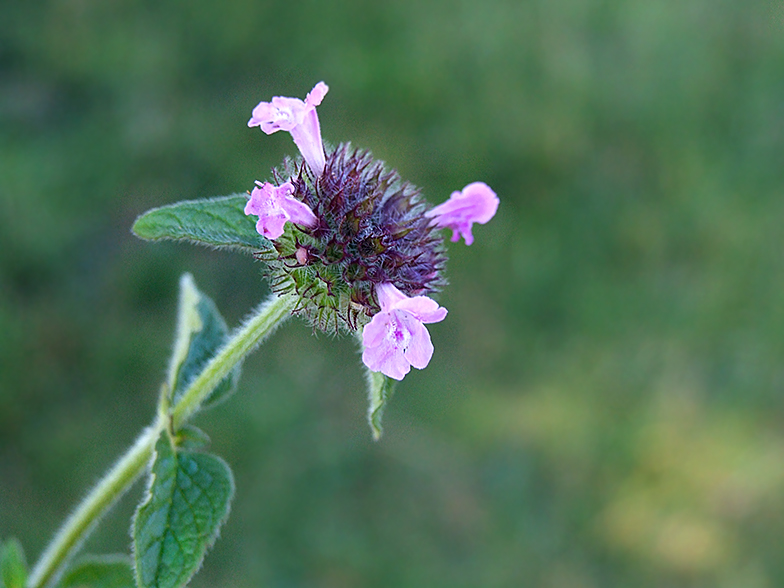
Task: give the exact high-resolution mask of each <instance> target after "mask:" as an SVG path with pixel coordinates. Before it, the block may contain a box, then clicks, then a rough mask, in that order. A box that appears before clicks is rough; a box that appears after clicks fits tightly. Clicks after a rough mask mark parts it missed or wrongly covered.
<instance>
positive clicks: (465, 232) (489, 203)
mask: <svg viewBox="0 0 784 588" xmlns="http://www.w3.org/2000/svg"><path fill="white" fill-rule="evenodd" d="M496 210H498V196H496V195H495V192H493V190H491V189H490V187H489V186H488V185H487V184H485V183H484V182H474V183H472V184H468V185H467V186H466V187H465V188H463V191H462V192H452V196H450V197H449V200H447V201H446V202H444V203H442V204H439V205H438V206H436V207H435V208H433V209H432V210H429V211H428V212H426V213H425V216H428V217H430V218H432V219H433V220H432V221H431V223H432V224H433V225H435V226H438V227H442V228H450V229H452V241H458V240H459V239H460V236H461V235H462V236H463V238H464V239H465V242H466V245H470V244H471V243H473V242H474V236H473V235H472V234H471V226H472V225H473V223H480V224H485V223H486V222H487V221H489V220H490V219H491V218H493V216H494V215H495V212H496Z"/></svg>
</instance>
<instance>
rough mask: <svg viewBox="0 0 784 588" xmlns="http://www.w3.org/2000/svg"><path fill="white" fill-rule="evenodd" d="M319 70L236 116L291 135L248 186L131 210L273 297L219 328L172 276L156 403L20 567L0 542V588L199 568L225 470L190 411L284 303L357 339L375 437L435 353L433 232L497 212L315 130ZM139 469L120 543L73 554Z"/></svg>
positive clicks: (170, 582) (221, 387) (227, 485)
mask: <svg viewBox="0 0 784 588" xmlns="http://www.w3.org/2000/svg"><path fill="white" fill-rule="evenodd" d="M328 90H329V89H328V87H327V85H326V84H325V83H324V82H319V83H318V84H316V86H315V87H314V88H313V90H311V92H310V93H309V94H308V95H307V97H306V98H305V100H299V99H297V98H286V97H275V98H273V99H272V100H271V101H270V102H260V103H259V104H258V105H257V106H256V107H255V108H254V109H253V113H252V117H251V119H250V121H249V122H248V126H250V127H260V128H261V130H262V131H263V132H264V133H267V134H271V133H274V132H277V131H286V132H288V133H290V134H291V136H292V139H293V140H294V143H295V144H296V146H297V147H298V149H299V152H300V156H299V157H296V158H286V159H285V160H284V161H283V162H282V164H281V165H280V166H279V167H278V168H276V169H274V170H272V172H271V174H270V176H269V178H268V180H267V181H257V182H256V184H255V186H254V187H253V188H252V189H251V191H250V192H248V193H243V194H235V195H231V196H223V197H218V198H208V199H201V200H191V201H184V202H178V203H176V204H172V205H168V206H164V207H161V208H156V209H153V210H150V211H148V212H147V213H145V214H143V215H142V216H140V217H139V218H138V219H137V220H136V222H135V224H134V226H133V231H134V233H135V234H136V235H137V236H139V237H141V238H142V239H147V240H151V241H157V240H162V239H171V240H177V241H188V242H191V243H196V244H200V245H206V246H209V247H219V248H227V249H233V250H240V251H244V252H247V253H250V254H251V255H253V256H254V257H255V258H256V259H257V260H259V261H260V262H261V264H262V267H263V274H264V276H265V277H266V279H267V280H268V282H269V284H270V288H271V290H272V294H271V296H270V298H269V299H268V300H266V301H265V302H263V303H262V304H261V305H260V306H259V307H258V308H256V309H255V310H254V311H253V312H252V313H251V315H250V316H249V318H248V319H247V320H246V321H245V323H244V324H242V325H241V326H240V327H238V328H237V329H235V330H233V331H229V329H228V327H227V326H226V323H225V322H224V320H223V318H222V317H221V315H220V313H219V311H218V309H217V308H216V306H215V304H214V303H213V302H212V301H211V300H210V299H209V297H207V296H206V295H205V294H204V293H202V292H200V291H199V290H198V288H197V287H196V285H195V283H194V281H193V278H192V277H191V276H190V275H188V274H185V275H184V276H183V277H182V278H181V280H180V301H179V311H178V318H177V327H176V333H175V343H174V347H173V352H172V357H171V360H170V363H169V369H168V373H167V377H166V380H165V381H164V382H163V383H162V386H161V392H160V398H159V402H158V410H157V416H156V418H155V420H154V422H153V424H152V425H151V426H150V427H148V428H147V429H146V430H145V431H143V433H142V434H141V436H140V437H139V438H138V440H137V441H136V443H135V444H134V445H133V446H132V447H131V448H130V449H129V450H128V452H127V453H126V454H125V455H124V456H123V457H121V458H120V459H119V461H118V462H117V463H116V464H115V465H114V466H113V467H112V468H111V469H110V470H109V472H107V474H106V475H105V476H104V478H103V479H102V480H101V481H100V482H99V484H98V485H97V486H96V487H95V488H94V489H93V490H92V491H91V492H90V493H89V494H88V495H87V497H86V498H85V500H84V501H83V502H82V504H81V505H79V507H78V508H77V509H76V510H75V511H74V512H73V514H72V515H71V516H70V517H69V518H68V519H67V520H66V522H65V524H64V525H63V527H62V529H61V530H60V531H59V532H58V533H57V534H56V535H55V537H54V539H53V540H52V542H51V544H50V545H49V547H48V548H47V549H46V550H45V551H44V553H43V555H42V556H41V558H40V560H39V561H38V563H37V564H36V565H35V566H34V567H33V569H32V571H31V572H30V573H29V574H28V571H27V566H26V564H25V560H24V554H23V551H22V548H21V546H20V545H19V544H18V542H16V541H14V540H10V541H7V542H6V543H5V544H3V545H2V546H0V586H1V585H2V584H4V585H5V587H6V588H25V587H26V588H44V587H48V586H59V587H61V588H75V587H76V586H94V587H96V588H99V587H104V586H113V587H117V588H124V587H126V586H127V587H131V586H138V587H140V588H153V587H155V588H177V587H180V586H184V585H186V584H187V583H188V582H189V580H190V579H191V577H192V576H193V574H194V573H195V572H196V571H197V570H198V569H199V567H200V566H201V563H202V560H203V558H204V556H205V554H206V551H207V550H208V548H209V547H210V546H211V544H212V542H213V541H214V540H215V538H216V536H217V534H218V531H219V529H220V526H221V525H222V523H223V522H224V521H225V519H226V518H227V516H228V513H229V505H230V502H231V499H232V495H233V493H234V481H233V476H232V473H231V469H230V468H229V466H228V465H227V464H226V462H225V461H223V460H222V459H221V458H220V457H217V456H215V455H212V454H210V453H208V452H206V451H205V449H206V447H207V445H208V443H209V439H208V437H207V435H206V434H205V433H203V432H202V431H200V430H199V429H197V428H195V427H194V426H193V425H191V424H189V421H190V419H191V417H193V416H194V415H195V414H196V413H197V412H198V411H200V410H201V409H204V408H207V407H209V406H212V405H215V404H217V403H219V402H221V401H223V400H225V399H226V398H227V397H228V396H230V395H231V394H232V392H233V391H234V390H235V388H236V386H237V382H238V379H239V375H240V374H239V370H240V365H241V363H242V361H243V359H244V358H245V357H246V356H247V355H248V354H249V353H250V352H251V351H252V350H254V349H255V348H256V347H257V346H258V345H259V344H260V343H262V342H263V341H264V340H265V339H266V337H267V336H269V335H270V334H271V333H272V332H273V331H274V330H275V328H276V327H277V326H279V325H280V324H281V323H282V322H284V321H285V320H286V319H287V318H288V317H289V316H292V315H296V316H300V317H302V318H303V319H305V320H306V321H307V322H308V323H309V324H310V325H311V326H312V328H313V329H314V330H322V331H326V332H328V333H335V334H341V333H343V334H349V335H353V336H355V337H356V340H357V342H358V344H359V346H360V348H361V358H362V363H363V364H364V366H365V370H366V373H367V382H368V396H369V408H368V420H369V424H370V428H371V432H372V435H373V437H374V438H375V439H378V438H379V437H380V436H381V416H382V413H383V410H384V407H385V405H386V403H387V401H388V400H389V398H390V396H391V394H392V391H393V387H394V384H395V383H396V382H397V381H400V380H402V379H403V378H404V377H405V375H406V374H407V373H408V372H409V371H410V369H411V367H414V368H417V369H423V368H425V367H426V366H427V365H428V364H429V363H430V361H431V359H432V357H433V354H434V346H433V343H432V340H431V337H430V333H429V332H428V328H427V327H426V325H432V324H434V323H438V322H440V321H443V320H444V319H445V318H446V317H447V310H446V309H445V308H443V307H442V306H440V305H439V304H438V302H437V301H436V300H435V297H436V296H437V295H438V292H439V291H440V290H441V289H442V288H443V287H444V286H445V285H446V280H445V277H444V271H445V267H446V262H447V253H446V247H445V244H444V241H443V235H442V232H441V230H442V229H450V230H451V231H452V241H457V240H459V239H460V237H463V239H464V240H465V243H466V245H471V243H472V242H473V234H472V226H473V224H474V223H482V224H483V223H486V222H488V221H489V220H490V219H491V218H492V217H493V216H494V215H495V213H496V210H497V208H498V198H497V196H496V195H495V193H494V192H493V191H492V190H491V189H490V188H489V187H488V186H487V185H486V184H484V183H481V182H474V183H472V184H469V185H468V186H466V187H465V188H464V189H463V190H461V191H456V192H454V193H453V194H452V195H451V197H450V198H449V199H448V200H446V201H445V202H444V203H442V204H440V205H438V206H435V207H431V206H430V204H428V202H427V201H426V200H425V199H424V197H423V196H422V194H421V192H420V190H419V189H418V188H417V187H416V186H414V185H412V184H410V183H408V182H406V181H404V180H403V179H402V178H401V177H400V176H399V174H398V173H397V172H396V171H395V170H393V169H389V168H388V167H387V166H386V165H385V164H384V163H383V162H381V161H378V160H376V159H374V158H373V156H372V155H371V154H370V153H369V152H368V151H365V150H362V149H358V148H355V147H353V146H352V145H351V144H350V143H341V144H339V145H337V146H336V147H326V148H325V146H324V143H323V141H322V137H321V130H320V125H319V119H318V114H317V110H316V109H317V107H318V106H319V105H320V104H321V102H322V101H323V100H324V98H325V96H326V95H327V92H328ZM145 471H148V482H147V490H146V492H145V495H144V497H143V499H142V501H141V503H140V504H139V506H138V508H137V510H136V513H135V515H134V519H133V523H132V536H133V553H132V556H131V557H128V556H123V555H113V556H92V557H86V558H82V559H81V560H77V561H76V562H75V563H74V562H73V555H74V554H75V553H76V552H77V551H78V549H79V547H80V545H81V544H82V542H83V540H84V539H85V537H86V536H87V535H88V534H89V533H90V531H91V530H92V529H93V528H94V527H95V524H96V523H97V521H98V520H99V519H100V517H101V516H102V515H103V514H104V513H105V512H106V511H107V510H108V509H109V507H110V506H111V505H112V504H113V503H114V501H115V500H116V499H117V498H118V497H119V496H121V495H122V494H123V493H124V492H125V491H126V490H127V489H128V488H129V487H130V486H131V485H132V484H133V482H134V481H135V480H136V479H137V478H138V477H139V476H141V475H142V474H143V473H144V472H145Z"/></svg>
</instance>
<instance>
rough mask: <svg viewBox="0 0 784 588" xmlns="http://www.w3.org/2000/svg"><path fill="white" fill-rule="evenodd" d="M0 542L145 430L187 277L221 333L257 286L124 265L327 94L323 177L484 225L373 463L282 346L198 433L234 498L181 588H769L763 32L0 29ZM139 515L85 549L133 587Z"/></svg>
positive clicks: (770, 394)
mask: <svg viewBox="0 0 784 588" xmlns="http://www.w3.org/2000/svg"><path fill="white" fill-rule="evenodd" d="M1 12H2V17H0V125H1V127H0V537H8V536H11V535H14V536H17V537H19V538H20V539H21V540H22V542H23V544H24V545H25V548H26V550H27V552H28V557H29V558H30V559H31V560H34V559H35V557H36V556H37V554H38V553H39V552H40V550H41V549H42V548H43V546H44V545H45V542H46V540H47V539H48V537H49V536H50V534H51V533H52V532H53V531H54V529H55V527H56V525H57V524H58V522H59V521H60V520H62V518H63V517H64V515H65V514H66V513H67V512H68V511H69V509H70V508H72V505H74V503H75V502H76V501H77V500H78V499H79V498H80V496H82V495H83V493H84V492H85V491H86V489H87V488H88V487H89V486H90V485H91V484H93V483H94V482H95V481H96V480H97V479H98V477H99V476H100V474H101V472H102V471H103V470H104V469H105V468H106V467H107V466H108V465H109V464H110V463H111V461H112V460H113V459H114V458H115V457H116V456H117V455H119V453H120V452H121V451H123V449H124V448H125V447H126V446H127V445H128V444H129V443H130V442H131V441H132V440H133V439H134V437H135V435H136V434H137V432H138V431H139V430H140V429H141V428H142V427H143V426H145V425H146V424H147V422H148V421H149V420H150V419H151V415H152V414H153V411H154V404H155V395H156V390H157V387H158V384H159V382H160V380H161V378H162V375H163V373H164V370H165V367H166V357H167V353H168V351H169V347H170V344H171V336H172V330H173V325H174V312H175V302H176V287H177V281H178V278H179V276H180V274H181V273H183V272H185V271H190V272H192V273H193V274H194V276H195V279H196V281H197V283H198V284H199V286H200V287H201V288H202V289H203V290H204V291H205V292H206V293H207V294H209V295H210V296H212V297H213V298H214V299H215V301H216V302H217V304H218V306H219V308H220V309H221V310H222V311H223V313H224V315H225V316H226V317H227V320H228V321H229V323H230V324H236V322H237V321H239V320H240V319H241V318H242V316H243V315H244V314H245V313H246V311H247V310H248V309H249V308H250V307H251V306H252V305H254V304H255V303H256V302H257V301H258V300H260V299H261V298H262V297H263V296H264V295H265V292H266V286H265V285H264V284H263V283H262V282H261V280H260V279H259V271H258V267H256V266H255V265H254V262H253V261H252V260H251V259H250V258H245V257H241V256H238V255H235V254H229V253H220V252H212V251H207V250H202V249H197V248H192V247H188V246H185V245H175V244H149V243H143V242H141V241H138V240H136V239H135V238H134V237H133V236H132V235H130V233H129V228H130V226H131V224H132V222H133V219H134V218H135V217H136V216H137V215H138V214H140V213H141V212H143V211H144V210H146V209H147V208H150V207H152V206H157V205H160V204H165V203H169V202H174V201H176V200H178V199H183V198H195V197H200V196H210V195H216V194H226V193H232V192H236V191H240V190H245V189H248V188H250V187H252V185H253V181H254V180H255V179H265V178H266V177H267V174H268V170H269V169H270V168H271V167H272V166H274V165H276V164H277V163H278V162H279V161H280V160H281V159H282V157H283V156H284V155H286V154H292V153H294V152H295V148H294V145H293V143H292V142H291V140H290V138H289V137H288V135H285V134H283V133H279V134H277V135H273V136H271V137H267V136H265V135H263V134H262V133H260V132H259V131H258V130H256V129H253V130H251V129H248V128H247V127H246V126H245V125H246V122H247V119H248V118H249V114H250V110H251V109H252V107H253V106H254V105H255V104H256V103H257V102H258V101H259V100H262V99H269V97H271V96H273V95H289V96H300V97H302V96H304V95H305V93H306V92H307V91H308V90H309V89H310V88H311V87H312V86H313V84H314V83H315V82H317V81H318V80H322V79H323V80H325V81H326V82H327V83H328V84H329V85H330V93H329V94H328V96H327V97H326V99H325V101H324V103H323V105H322V106H321V107H320V108H319V115H320V118H321V124H322V130H323V133H324V136H325V138H326V139H327V140H329V141H332V142H338V141H344V140H350V141H352V142H353V143H354V144H356V145H359V146H362V147H365V148H369V149H371V150H372V151H373V152H374V153H375V154H376V156H378V157H380V158H382V159H384V160H386V161H388V162H389V163H390V164H391V165H392V166H394V167H397V168H398V170H399V171H400V172H401V173H402V175H403V176H404V177H405V178H407V179H409V180H410V181H412V182H414V183H415V184H418V185H419V186H421V187H422V188H423V190H424V191H425V194H426V195H427V196H428V198H429V199H430V201H431V202H433V203H438V202H440V201H442V200H443V199H445V198H446V197H447V196H448V195H449V193H450V192H451V191H452V190H454V189H459V188H461V187H462V186H464V185H465V184H467V183H468V182H470V181H474V180H483V181H486V182H487V183H488V184H490V185H491V186H493V187H494V188H495V190H496V191H497V192H498V194H499V196H500V198H501V207H500V209H499V213H498V216H497V217H496V218H495V219H494V220H493V221H492V222H491V223H490V224H488V225H487V226H484V227H478V228H477V230H476V231H475V234H476V237H477V239H476V242H475V244H474V245H473V246H472V247H470V248H467V247H465V246H464V245H462V244H459V245H453V246H450V252H451V260H450V265H449V278H450V281H451V286H450V287H449V288H448V289H447V290H446V291H445V292H444V294H443V296H442V297H441V302H442V304H444V305H445V306H446V307H448V308H449V310H450V315H449V318H448V320H447V321H445V322H444V323H441V324H439V325H434V326H433V327H432V328H431V333H432V336H433V339H434V343H435V345H436V354H435V356H434V358H433V361H432V362H431V365H430V366H429V367H428V369H427V370H425V371H422V372H416V373H412V374H410V375H409V376H408V377H407V378H406V380H405V382H404V383H403V385H401V386H400V387H399V390H398V394H397V395H396V397H395V398H394V401H393V403H392V404H391V407H390V408H389V410H388V411H387V415H386V419H385V423H386V435H385V438H384V439H383V441H382V442H380V443H377V444H374V443H372V442H371V441H370V434H369V431H368V429H367V426H366V423H365V420H364V412H365V399H364V394H365V391H364V384H363V381H362V372H361V369H360V365H359V357H358V355H357V353H356V348H355V346H354V344H353V343H352V342H351V341H349V340H346V339H337V340H336V339H332V338H330V337H327V336H318V337H313V336H312V335H311V332H310V329H309V328H308V327H307V326H305V325H304V324H302V323H298V322H296V321H293V322H291V323H290V324H288V325H287V326H286V327H285V328H284V329H282V330H281V331H279V332H278V333H277V334H276V335H275V337H274V338H273V339H272V340H271V342H270V343H269V344H268V345H266V346H265V347H264V348H263V349H262V351H261V352H260V353H257V354H256V355H255V356H253V357H252V358H251V359H250V360H249V361H248V362H247V363H246V366H245V371H244V376H243V379H242V382H241V391H240V393H238V394H237V396H235V397H234V398H233V399H232V400H231V401H230V402H229V403H227V404H226V405H223V406H222V407H220V408H219V409H216V410H214V411H212V412H210V413H205V414H204V415H202V416H201V417H199V421H198V424H199V425H200V426H201V427H202V428H204V429H205V430H206V431H207V432H208V433H210V435H211V436H212V438H213V448H214V450H215V451H216V452H217V453H219V454H220V455H222V456H224V457H225V459H226V460H227V461H228V462H229V463H230V464H231V465H232V467H233V468H234V469H235V473H236V478H237V495H236V498H235V501H234V507H233V512H232V516H231V517H230V519H229V522H228V524H227V525H226V526H225V528H224V530H223V533H222V538H221V539H220V540H219V541H218V542H217V544H216V546H215V548H214V549H213V551H212V552H211V553H210V555H209V556H208V558H207V560H206V563H205V566H204V569H203V571H202V572H201V573H200V575H198V576H197V577H196V579H195V580H194V581H193V583H192V585H193V586H194V587H206V586H232V587H237V588H241V587H245V586H247V587H257V586H271V587H281V588H284V587H285V588H290V587H297V588H299V587H319V588H321V587H324V588H329V587H341V588H342V587H347V588H351V587H360V586H362V587H364V586H375V587H400V586H412V587H419V586H421V587H428V588H438V587H441V586H443V587H450V588H452V587H475V586H487V587H491V586H492V587H495V586H499V587H502V586H503V587H506V586H541V587H552V588H555V587H558V588H594V587H595V588H604V587H610V586H619V587H620V586H637V587H641V588H646V587H660V586H661V587H664V586H667V587H699V586H705V587H709V586H710V587H716V586H718V587H749V588H758V587H759V588H765V587H769V586H770V587H772V586H781V585H782V584H784V559H782V558H781V545H782V541H783V540H784V498H783V496H784V431H782V424H783V422H784V400H783V397H782V394H783V393H784V367H783V366H784V304H783V303H782V302H784V301H783V300H782V299H783V298H784V296H782V293H783V292H784V258H783V257H782V246H784V235H783V234H782V233H783V232H782V219H784V198H783V197H784V165H782V164H783V163H784V5H782V3H781V2H780V1H779V0H750V1H748V2H736V1H730V0H685V1H684V0H677V1H676V0H661V1H657V2H648V1H644V0H626V1H622V0H555V1H553V0H481V1H480V0H455V1H447V0H424V1H422V0H399V1H397V2H388V3H369V2H362V1H361V0H344V1H341V2H318V1H316V0H310V1H282V0H278V1H269V2H263V1H253V0H227V1H226V2H216V1H214V0H192V1H190V2H185V1H182V0H161V1H159V2H149V1H144V0H111V1H108V2H107V1H103V0H101V1H99V0H42V1H40V2H23V1H22V0H6V1H5V2H4V3H3V6H2V9H1ZM140 493H141V487H140V486H137V487H135V488H134V489H133V490H132V491H131V493H130V495H129V496H128V497H126V498H125V499H124V500H123V501H122V502H121V503H120V504H119V505H118V506H117V507H116V508H115V510H114V511H113V512H112V513H111V514H110V515H109V517H108V518H107V520H105V521H104V523H103V524H102V526H101V527H100V529H99V530H98V532H97V533H96V534H95V535H94V536H93V537H92V538H91V539H90V541H89V543H88V546H87V548H88V549H89V550H92V551H95V552H113V551H126V550H127V549H128V545H129V542H130V540H129V536H128V520H129V516H130V514H131V513H132V509H133V505H134V503H135V501H136V500H138V497H139V495H140Z"/></svg>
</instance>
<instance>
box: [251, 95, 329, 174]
mask: <svg viewBox="0 0 784 588" xmlns="http://www.w3.org/2000/svg"><path fill="white" fill-rule="evenodd" d="M328 90H329V88H328V87H327V85H326V84H325V83H324V82H319V83H318V84H316V86H315V87H314V88H313V89H312V90H311V91H310V93H309V94H308V95H307V97H306V98H305V101H304V102H303V101H302V100H300V99H299V98H286V97H284V96H275V97H274V98H273V99H272V102H259V103H258V105H257V106H256V108H254V109H253V116H252V117H251V119H250V120H249V121H248V126H249V127H261V130H262V131H264V132H265V133H267V134H268V135H271V134H272V133H274V132H276V131H288V132H289V133H291V138H292V139H294V143H296V145H297V147H299V151H300V153H302V157H304V158H305V161H307V162H308V165H309V166H310V169H311V170H313V172H314V173H315V174H316V175H317V176H320V175H321V174H322V173H323V172H324V165H325V164H326V160H325V157H324V145H323V143H322V142H321V128H320V127H319V120H318V115H317V114H316V106H318V105H319V104H321V101H322V100H323V99H324V96H325V95H326V93H327V91H328Z"/></svg>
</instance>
